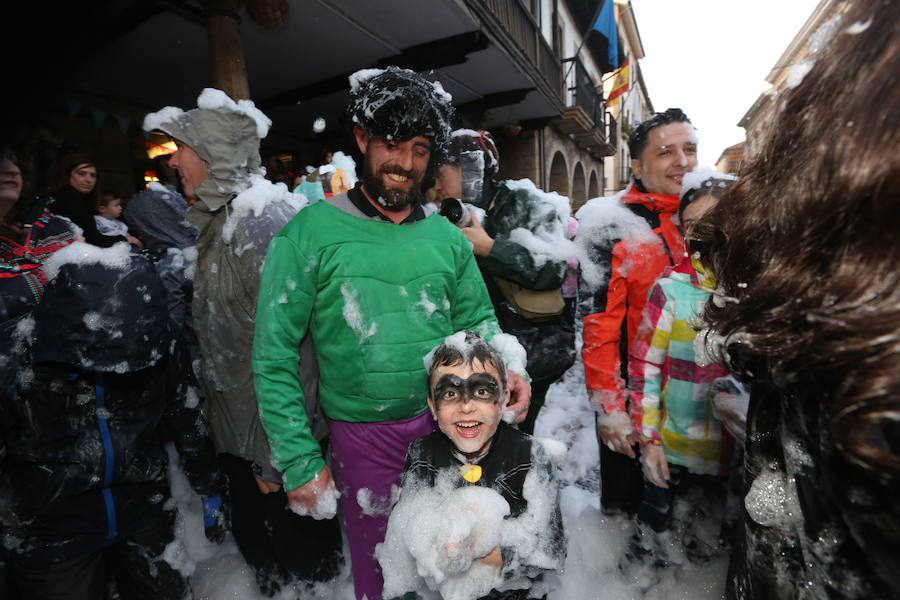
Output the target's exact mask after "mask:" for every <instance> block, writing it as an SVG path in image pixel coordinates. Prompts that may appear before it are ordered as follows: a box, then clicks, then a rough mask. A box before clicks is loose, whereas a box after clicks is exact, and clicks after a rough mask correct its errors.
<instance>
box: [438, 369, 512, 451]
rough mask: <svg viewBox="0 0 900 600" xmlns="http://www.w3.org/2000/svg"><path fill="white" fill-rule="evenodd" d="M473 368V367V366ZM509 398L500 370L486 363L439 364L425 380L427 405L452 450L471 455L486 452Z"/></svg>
mask: <svg viewBox="0 0 900 600" xmlns="http://www.w3.org/2000/svg"><path fill="white" fill-rule="evenodd" d="M473 367H474V368H473ZM508 400H509V390H506V389H504V386H503V383H502V382H501V380H500V373H499V372H498V371H497V369H496V368H494V367H493V366H492V365H490V364H483V363H481V362H479V361H477V360H476V361H474V364H473V366H472V367H470V366H469V365H468V364H465V363H463V364H459V365H452V366H448V365H442V366H439V367H437V368H435V370H434V372H433V373H432V374H431V380H430V381H429V394H428V407H429V408H430V409H431V414H432V415H434V418H435V419H436V420H437V422H438V427H440V429H441V431H442V432H443V433H444V435H446V436H447V437H448V438H450V441H451V442H453V445H454V446H456V449H457V450H459V451H460V452H462V453H463V454H465V455H466V456H468V457H469V458H475V457H477V456H481V455H482V454H484V453H485V452H487V450H488V448H490V442H491V440H492V439H493V437H494V433H496V432H497V426H498V425H499V424H500V411H501V409H502V407H503V405H505V404H506V402H507V401H508Z"/></svg>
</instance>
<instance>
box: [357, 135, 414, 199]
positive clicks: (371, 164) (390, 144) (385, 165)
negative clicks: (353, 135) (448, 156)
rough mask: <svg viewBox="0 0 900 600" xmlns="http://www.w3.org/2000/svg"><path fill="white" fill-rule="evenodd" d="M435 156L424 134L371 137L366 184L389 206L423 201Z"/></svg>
mask: <svg viewBox="0 0 900 600" xmlns="http://www.w3.org/2000/svg"><path fill="white" fill-rule="evenodd" d="M430 158H431V143H430V142H429V141H428V140H427V139H426V138H424V137H421V136H419V137H414V138H412V139H410V140H405V141H401V142H397V141H393V140H391V141H387V140H381V139H370V140H369V144H368V148H367V151H366V155H365V163H364V165H363V188H364V189H365V191H366V193H368V195H369V196H370V197H371V198H372V199H373V200H375V201H376V202H378V203H379V204H380V205H381V206H383V207H384V208H386V209H388V210H401V209H403V208H406V207H407V206H410V205H412V204H414V203H416V202H421V201H422V181H423V180H424V178H425V170H426V169H427V168H428V161H429V159H430Z"/></svg>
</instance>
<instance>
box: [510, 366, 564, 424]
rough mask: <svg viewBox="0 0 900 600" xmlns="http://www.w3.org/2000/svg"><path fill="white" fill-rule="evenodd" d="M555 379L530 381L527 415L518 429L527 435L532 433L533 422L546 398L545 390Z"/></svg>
mask: <svg viewBox="0 0 900 600" xmlns="http://www.w3.org/2000/svg"><path fill="white" fill-rule="evenodd" d="M556 379H559V378H558V377H557V378H555V379H544V380H541V381H532V382H531V404H530V405H529V406H528V415H527V416H526V417H525V420H524V421H522V422H521V423H520V424H519V431H524V432H525V433H527V434H528V435H532V434H533V433H534V424H535V422H536V421H537V417H538V413H539V412H541V407H542V406H544V401H545V400H546V399H547V391H548V390H549V389H550V386H551V385H552V384H553V382H554V381H556Z"/></svg>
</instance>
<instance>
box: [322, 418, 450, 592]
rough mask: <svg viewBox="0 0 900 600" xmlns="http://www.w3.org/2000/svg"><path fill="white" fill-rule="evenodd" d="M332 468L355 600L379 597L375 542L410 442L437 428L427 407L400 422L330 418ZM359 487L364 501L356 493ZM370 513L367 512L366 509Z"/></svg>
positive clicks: (381, 534) (381, 584) (379, 537)
mask: <svg viewBox="0 0 900 600" xmlns="http://www.w3.org/2000/svg"><path fill="white" fill-rule="evenodd" d="M328 425H329V427H330V429H331V473H332V475H333V476H334V482H335V484H336V485H337V488H338V491H340V493H341V497H340V499H339V500H338V509H339V512H340V516H341V522H342V523H343V524H344V531H345V532H346V534H347V542H348V543H349V545H350V562H351V565H352V568H353V587H354V589H355V591H356V598H357V600H362V598H363V597H366V598H367V599H368V600H377V599H378V598H380V597H381V589H382V587H384V578H383V577H382V576H381V567H380V566H379V565H378V560H377V559H376V558H375V545H376V544H379V543H381V542H383V541H384V534H385V531H386V530H387V522H388V516H389V513H390V506H391V505H390V501H391V487H392V486H399V485H400V475H401V474H402V473H403V463H404V461H405V459H406V451H407V450H408V449H409V444H410V443H411V442H412V441H413V440H415V439H418V438H420V437H422V436H425V435H428V434H429V433H431V432H432V431H434V430H435V429H437V423H435V421H434V419H433V418H432V417H431V413H430V412H429V411H427V410H426V411H425V412H423V413H422V414H420V415H416V416H415V417H411V418H409V419H404V420H402V421H383V422H381V423H350V422H348V421H331V420H329V422H328ZM361 489H367V490H369V492H363V499H364V502H363V504H365V505H366V510H365V511H363V507H362V506H360V503H359V501H358V500H357V492H358V491H359V490H361ZM366 513H368V514H366Z"/></svg>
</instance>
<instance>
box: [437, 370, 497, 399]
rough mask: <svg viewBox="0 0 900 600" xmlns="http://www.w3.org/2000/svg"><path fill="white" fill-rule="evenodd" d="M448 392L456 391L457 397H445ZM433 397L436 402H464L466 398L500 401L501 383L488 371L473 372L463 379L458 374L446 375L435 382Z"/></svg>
mask: <svg viewBox="0 0 900 600" xmlns="http://www.w3.org/2000/svg"><path fill="white" fill-rule="evenodd" d="M479 390H480V391H481V393H479ZM447 392H456V394H455V397H454V398H452V399H451V398H444V395H445V394H446V393H447ZM432 398H434V401H435V402H436V403H440V402H442V401H444V402H448V401H453V402H463V401H464V399H468V400H478V401H479V402H486V403H489V404H494V403H496V402H499V401H500V385H499V384H498V383H497V379H496V378H494V376H493V375H490V374H488V373H473V374H472V375H470V376H469V378H468V379H462V378H461V377H457V376H456V375H444V376H442V377H441V378H440V379H438V380H437V383H435V384H434V388H433V389H432Z"/></svg>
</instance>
